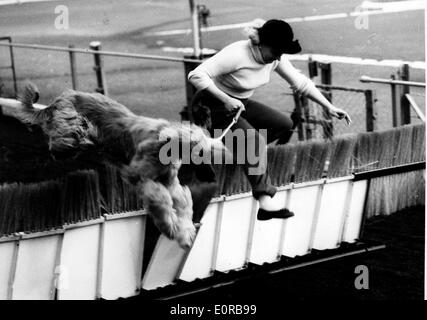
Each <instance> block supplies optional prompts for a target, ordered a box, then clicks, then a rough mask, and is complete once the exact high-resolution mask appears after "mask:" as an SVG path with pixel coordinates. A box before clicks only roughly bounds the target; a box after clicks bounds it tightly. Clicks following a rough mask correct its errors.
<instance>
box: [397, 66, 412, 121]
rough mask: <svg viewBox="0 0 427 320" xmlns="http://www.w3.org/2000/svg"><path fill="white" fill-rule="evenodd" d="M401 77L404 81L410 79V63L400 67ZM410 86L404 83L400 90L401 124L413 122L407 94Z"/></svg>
mask: <svg viewBox="0 0 427 320" xmlns="http://www.w3.org/2000/svg"><path fill="white" fill-rule="evenodd" d="M399 75H400V79H401V80H403V81H409V65H408V64H404V65H402V66H401V67H400V72H399ZM409 93H410V92H409V86H408V85H402V86H401V90H400V114H401V123H400V125H404V124H409V123H411V106H410V104H409V101H408V99H406V94H409Z"/></svg>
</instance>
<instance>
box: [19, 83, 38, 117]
mask: <svg viewBox="0 0 427 320" xmlns="http://www.w3.org/2000/svg"><path fill="white" fill-rule="evenodd" d="M39 97H40V93H39V90H38V88H37V87H36V85H35V84H33V83H31V82H28V83H27V84H26V85H25V87H24V90H23V92H22V94H21V95H19V96H18V101H20V102H21V103H22V106H23V107H24V108H26V109H27V110H29V109H34V104H35V103H36V102H37V101H39Z"/></svg>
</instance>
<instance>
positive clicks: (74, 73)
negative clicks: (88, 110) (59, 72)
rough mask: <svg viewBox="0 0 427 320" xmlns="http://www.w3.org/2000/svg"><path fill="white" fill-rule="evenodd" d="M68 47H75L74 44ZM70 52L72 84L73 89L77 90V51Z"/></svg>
mask: <svg viewBox="0 0 427 320" xmlns="http://www.w3.org/2000/svg"><path fill="white" fill-rule="evenodd" d="M68 48H70V49H73V48H74V45H72V44H71V45H69V46H68ZM68 53H69V54H70V71H71V85H72V88H73V90H77V70H76V55H75V52H73V51H71V50H70V51H69V52H68Z"/></svg>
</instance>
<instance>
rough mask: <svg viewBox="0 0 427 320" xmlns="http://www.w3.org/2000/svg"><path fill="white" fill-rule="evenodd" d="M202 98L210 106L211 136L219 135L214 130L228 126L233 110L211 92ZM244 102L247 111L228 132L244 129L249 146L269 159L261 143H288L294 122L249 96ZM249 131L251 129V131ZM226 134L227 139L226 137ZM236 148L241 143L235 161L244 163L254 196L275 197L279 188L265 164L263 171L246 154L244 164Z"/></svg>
mask: <svg viewBox="0 0 427 320" xmlns="http://www.w3.org/2000/svg"><path fill="white" fill-rule="evenodd" d="M200 99H201V100H200V102H201V103H202V104H203V105H205V106H207V107H209V109H210V111H211V120H212V128H211V130H210V131H211V135H212V136H218V132H217V134H215V129H221V130H224V129H225V128H227V127H228V125H229V124H230V123H231V121H232V119H233V116H234V113H230V112H229V111H228V110H227V109H226V108H225V107H224V104H223V103H222V102H221V101H220V100H218V99H216V98H215V97H214V96H212V95H211V94H209V93H208V92H203V94H202V95H201V98H200ZM241 101H242V102H243V104H244V105H245V108H246V111H244V112H242V114H241V116H240V117H239V119H238V121H237V123H236V124H234V125H233V126H232V127H231V130H230V132H229V133H227V134H232V132H234V131H235V130H236V129H243V130H241V132H243V133H244V136H245V140H246V141H245V142H246V145H247V146H254V148H255V150H254V151H255V154H256V155H257V158H259V159H262V158H263V157H265V158H264V159H266V152H267V150H266V148H263V147H261V148H260V146H267V144H269V143H271V142H273V141H275V140H277V143H278V144H285V143H287V142H288V141H289V139H290V138H291V135H292V126H293V122H292V120H291V118H290V117H289V116H287V115H286V114H284V113H282V112H280V111H277V110H275V109H272V108H270V107H268V106H266V105H264V104H262V103H259V102H257V101H254V100H250V99H244V100H241ZM261 129H264V130H266V133H267V134H266V136H265V135H262V134H260V132H259V130H261ZM249 131H251V132H250V133H249ZM226 137H227V136H226ZM226 137H225V138H224V139H225V140H226ZM237 150H239V148H238V146H237V145H234V146H233V159H234V162H233V163H236V164H238V165H242V166H243V170H244V172H245V174H246V176H247V178H248V180H249V182H250V184H251V186H252V194H253V196H254V198H255V199H258V198H259V197H260V196H261V195H269V196H270V197H273V196H274V194H275V193H276V187H274V186H273V185H272V184H271V182H270V178H269V176H268V174H267V168H266V167H265V168H264V170H260V165H261V164H260V163H253V161H249V159H248V158H247V157H245V161H244V163H240V162H237V159H238V157H239V156H242V155H238V154H237V153H236V152H237ZM240 150H241V149H240ZM240 159H241V158H240ZM252 160H253V159H252ZM261 166H262V165H261ZM265 166H266V162H265ZM251 169H253V170H251ZM253 172H257V173H255V174H254V173H253Z"/></svg>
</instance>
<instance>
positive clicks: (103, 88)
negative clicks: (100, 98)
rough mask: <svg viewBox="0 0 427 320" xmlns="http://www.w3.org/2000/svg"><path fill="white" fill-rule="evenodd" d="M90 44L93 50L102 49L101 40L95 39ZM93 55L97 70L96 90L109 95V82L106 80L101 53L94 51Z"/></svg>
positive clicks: (94, 68)
mask: <svg viewBox="0 0 427 320" xmlns="http://www.w3.org/2000/svg"><path fill="white" fill-rule="evenodd" d="M89 46H90V49H91V50H93V51H101V42H99V41H93V42H91V43H90V45H89ZM93 57H94V60H95V66H94V67H93V70H95V74H96V82H97V88H96V89H95V90H96V92H99V93H102V94H104V95H106V96H107V95H108V91H107V83H106V82H105V75H104V70H103V69H102V59H101V55H100V54H99V53H94V54H93Z"/></svg>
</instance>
